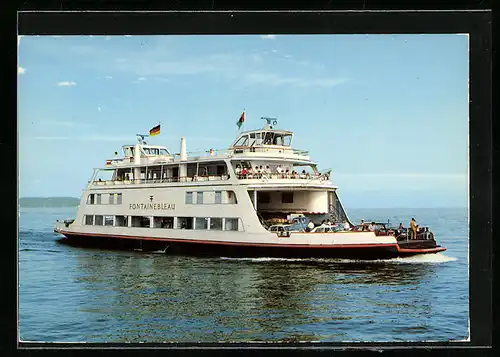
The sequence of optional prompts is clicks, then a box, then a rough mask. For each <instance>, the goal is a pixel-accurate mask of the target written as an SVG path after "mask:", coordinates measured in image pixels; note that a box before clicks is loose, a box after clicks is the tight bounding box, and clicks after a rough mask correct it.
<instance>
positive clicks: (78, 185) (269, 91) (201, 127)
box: [18, 34, 469, 208]
mask: <svg viewBox="0 0 500 357" xmlns="http://www.w3.org/2000/svg"><path fill="white" fill-rule="evenodd" d="M468 68H469V61H468V37H467V36H466V35H391V34H389V35H276V36H273V35H244V36H232V35H231V36H23V37H21V38H20V40H19V67H18V110H19V114H18V133H19V195H20V196H21V197H22V196H74V197H79V196H80V194H81V192H82V189H83V188H84V187H85V184H86V182H87V181H88V179H89V178H90V175H91V174H92V168H94V167H100V166H102V165H103V164H104V162H105V160H106V159H107V158H110V157H112V156H113V153H114V152H115V151H121V145H124V144H133V143H135V141H136V138H135V134H136V133H147V131H148V130H149V129H150V128H152V127H153V126H155V125H156V124H158V122H161V127H162V129H161V134H160V135H159V136H156V137H154V138H151V139H150V140H149V142H150V143H153V144H159V145H165V146H167V147H168V148H170V150H171V151H173V152H178V151H179V146H180V137H181V136H186V138H187V148H188V151H199V150H208V149H210V148H215V149H223V148H227V147H228V146H229V145H230V144H231V143H232V142H233V140H234V139H235V138H236V136H237V135H238V127H237V126H236V121H237V120H238V118H239V116H240V114H241V112H242V111H243V110H244V109H245V111H246V122H245V126H244V128H242V129H245V130H248V129H254V128H259V127H261V126H262V125H263V120H261V119H260V117H261V116H268V117H276V118H278V121H279V123H278V126H277V127H278V128H281V129H288V130H292V131H294V132H295V137H294V143H293V144H294V145H293V146H294V147H296V148H299V149H305V150H309V152H310V155H311V158H312V159H313V160H315V161H316V162H318V163H319V168H320V169H327V168H332V169H333V171H332V179H333V181H334V183H335V184H337V185H338V186H339V195H340V196H341V199H342V201H343V203H344V205H345V206H346V207H347V208H349V207H367V208H368V207H457V206H467V202H468V118H469V111H468V77H469V69H468Z"/></svg>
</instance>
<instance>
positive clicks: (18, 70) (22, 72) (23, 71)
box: [17, 66, 27, 74]
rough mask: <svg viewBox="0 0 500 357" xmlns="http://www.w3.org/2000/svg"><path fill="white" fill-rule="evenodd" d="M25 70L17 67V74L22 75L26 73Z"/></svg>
mask: <svg viewBox="0 0 500 357" xmlns="http://www.w3.org/2000/svg"><path fill="white" fill-rule="evenodd" d="M26 71H27V69H26V68H23V67H21V66H19V67H17V74H24V73H26Z"/></svg>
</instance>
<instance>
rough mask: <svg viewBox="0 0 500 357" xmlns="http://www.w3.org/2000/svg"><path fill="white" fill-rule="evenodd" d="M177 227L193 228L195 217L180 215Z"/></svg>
mask: <svg viewBox="0 0 500 357" xmlns="http://www.w3.org/2000/svg"><path fill="white" fill-rule="evenodd" d="M177 228H179V229H193V217H178V218H177Z"/></svg>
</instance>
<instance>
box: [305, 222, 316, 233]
mask: <svg viewBox="0 0 500 357" xmlns="http://www.w3.org/2000/svg"><path fill="white" fill-rule="evenodd" d="M313 229H314V223H313V221H309V223H308V224H307V228H306V231H307V232H310V231H312V230H313Z"/></svg>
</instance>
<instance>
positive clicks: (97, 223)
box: [95, 215, 103, 226]
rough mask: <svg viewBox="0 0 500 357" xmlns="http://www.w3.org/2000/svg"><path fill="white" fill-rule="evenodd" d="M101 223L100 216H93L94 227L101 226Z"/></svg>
mask: <svg viewBox="0 0 500 357" xmlns="http://www.w3.org/2000/svg"><path fill="white" fill-rule="evenodd" d="M102 222H103V219H102V216H101V215H96V216H95V225H96V226H102Z"/></svg>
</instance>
